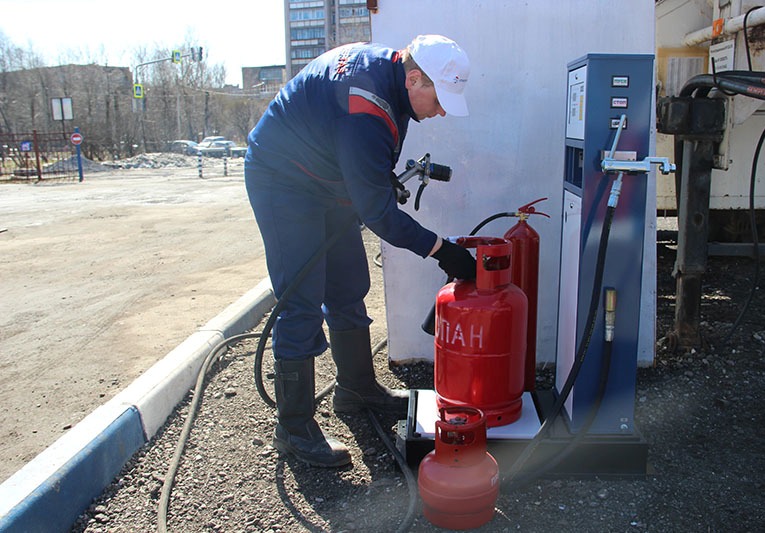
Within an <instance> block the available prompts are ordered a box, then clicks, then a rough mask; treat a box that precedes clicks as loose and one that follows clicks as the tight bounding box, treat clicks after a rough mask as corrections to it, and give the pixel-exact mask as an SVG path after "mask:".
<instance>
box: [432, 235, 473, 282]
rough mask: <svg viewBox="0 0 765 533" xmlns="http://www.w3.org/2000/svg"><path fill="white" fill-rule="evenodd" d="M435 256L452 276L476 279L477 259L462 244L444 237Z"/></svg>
mask: <svg viewBox="0 0 765 533" xmlns="http://www.w3.org/2000/svg"><path fill="white" fill-rule="evenodd" d="M433 258H434V259H435V260H436V261H438V266H439V268H441V270H443V271H444V272H446V274H447V275H448V276H449V277H450V278H456V279H475V259H473V256H472V255H471V254H470V252H468V251H467V250H466V249H465V248H463V247H462V246H459V245H457V244H454V243H451V242H449V241H447V240H446V239H444V240H443V242H442V243H441V247H440V248H439V249H438V250H437V251H436V252H434V253H433Z"/></svg>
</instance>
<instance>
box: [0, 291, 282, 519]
mask: <svg viewBox="0 0 765 533" xmlns="http://www.w3.org/2000/svg"><path fill="white" fill-rule="evenodd" d="M275 303H276V299H275V298H274V295H273V291H272V289H271V282H270V280H269V279H268V278H266V279H264V280H263V281H261V282H260V283H259V284H258V285H257V286H255V287H254V288H253V289H251V290H250V291H248V292H247V293H246V294H244V296H242V297H241V298H239V299H238V300H237V301H236V302H234V303H233V304H231V305H230V306H228V307H227V308H226V309H224V310H223V312H221V313H220V314H219V315H218V316H216V317H215V318H213V319H212V320H210V321H209V322H208V323H207V324H205V325H204V326H202V327H200V328H199V329H198V330H197V331H196V332H194V333H193V334H191V335H190V336H189V337H188V338H187V339H186V340H184V341H183V342H182V343H181V344H180V345H178V346H177V347H176V348H175V349H173V350H172V351H171V352H170V353H168V354H167V355H166V356H165V357H164V358H162V359H161V360H160V361H158V362H157V363H155V364H154V366H152V367H151V368H149V369H148V370H147V371H146V372H144V373H143V374H142V375H141V376H139V377H138V378H137V379H136V380H135V381H133V383H131V384H130V385H129V386H128V387H127V388H126V389H124V390H123V391H121V392H120V393H119V394H117V395H116V396H115V397H114V398H112V399H111V400H110V401H108V402H107V403H105V404H103V405H102V406H100V407H98V408H97V409H96V410H95V411H93V412H92V413H91V414H89V415H88V416H87V417H85V418H84V419H83V420H82V421H81V422H79V423H78V424H77V425H75V426H74V427H73V428H72V429H71V430H69V431H68V432H67V433H66V434H65V435H63V436H62V437H61V438H59V439H58V440H57V441H56V442H54V443H53V444H51V445H50V446H49V447H48V448H47V449H45V450H44V451H43V452H41V453H40V454H39V455H38V456H37V457H35V458H34V459H32V460H31V461H30V462H29V463H27V464H26V465H25V466H24V467H22V468H21V469H20V470H19V471H18V472H16V473H15V474H14V475H13V476H11V477H10V478H8V479H7V480H6V481H5V482H4V483H3V484H2V485H0V531H24V532H37V531H39V532H44V533H50V532H55V531H61V532H67V531H69V530H70V529H71V525H72V524H73V523H74V522H75V521H76V520H77V517H79V516H80V514H82V512H83V511H84V510H85V509H87V508H88V506H89V505H90V503H91V502H92V501H93V500H94V499H95V498H97V497H98V496H99V495H100V494H101V493H103V491H104V489H105V488H106V487H107V486H108V485H109V484H110V483H111V482H112V480H113V479H114V477H115V476H116V475H117V474H118V473H119V471H120V470H121V469H122V467H123V466H124V465H125V464H126V463H127V462H128V460H129V459H130V458H131V457H132V456H133V454H134V453H135V452H136V451H137V450H138V449H139V448H140V447H141V446H143V445H144V444H146V443H147V442H148V441H149V440H150V439H151V438H152V437H153V436H154V435H155V434H156V433H157V431H158V430H159V429H160V428H161V427H162V425H163V424H164V423H165V421H166V420H167V418H168V417H169V416H170V414H171V413H172V412H173V410H174V409H175V407H176V406H177V405H178V404H179V403H180V402H181V400H183V398H184V396H185V395H186V393H187V392H188V391H189V390H190V389H192V388H193V387H194V384H195V383H196V380H197V375H198V373H199V371H200V369H201V367H202V363H203V362H204V360H205V358H206V357H207V355H208V354H209V353H210V351H211V350H212V349H213V348H214V347H215V346H216V345H217V344H218V343H220V342H221V341H223V340H224V339H226V338H228V337H231V336H232V335H237V334H239V333H243V332H245V331H247V330H248V329H251V328H252V327H254V326H255V325H256V324H257V323H258V322H259V321H260V320H261V319H262V318H263V316H264V315H265V314H266V313H267V312H268V311H269V310H270V309H271V308H272V307H273V306H274V304H275Z"/></svg>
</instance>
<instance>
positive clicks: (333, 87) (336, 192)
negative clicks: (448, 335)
mask: <svg viewBox="0 0 765 533" xmlns="http://www.w3.org/2000/svg"><path fill="white" fill-rule="evenodd" d="M469 72H470V64H469V61H468V57H467V55H466V54H465V52H464V51H463V50H462V49H461V48H460V47H459V46H458V45H457V44H456V43H455V42H454V41H452V40H450V39H447V38H446V37H442V36H440V35H421V36H418V37H417V38H415V39H414V40H413V41H412V42H411V44H410V45H409V46H408V47H407V48H406V49H405V50H394V49H390V48H386V47H383V46H380V45H376V44H368V43H366V44H362V43H355V44H349V45H345V46H341V47H339V48H336V49H334V50H331V51H329V52H326V53H325V54H323V55H321V56H320V57H318V58H316V59H315V60H313V61H312V62H310V63H309V64H308V65H306V67H305V68H304V69H303V70H302V71H301V72H300V73H299V74H298V75H297V76H295V77H294V78H293V79H292V80H291V81H290V82H289V83H287V85H286V86H285V87H284V88H283V89H282V90H281V91H280V92H279V94H277V96H276V97H275V98H274V100H273V101H272V102H271V104H270V105H269V107H268V109H267V110H266V112H265V113H264V115H263V117H262V118H261V119H260V121H259V122H258V124H257V125H256V126H255V128H254V129H253V130H252V132H250V134H249V136H248V151H247V156H246V159H245V181H246V185H247V194H248V196H249V200H250V203H251V205H252V209H253V212H254V213H255V218H256V220H257V223H258V227H259V229H260V232H261V235H262V237H263V244H264V246H265V251H266V262H267V265H268V273H269V275H270V277H271V284H272V286H273V289H274V295H275V296H276V298H281V295H282V294H283V293H284V291H285V290H286V289H287V288H288V287H289V286H290V284H291V283H292V281H293V280H294V279H295V277H296V275H297V273H298V272H299V271H300V269H301V268H302V267H303V266H304V265H305V264H306V263H307V262H308V260H309V259H310V258H311V257H312V256H313V255H314V254H315V253H316V251H317V250H318V249H319V248H321V247H322V244H323V243H324V242H325V241H326V240H327V239H328V238H329V237H331V236H332V235H334V234H335V233H336V232H342V234H343V236H342V238H340V240H339V241H337V243H336V244H335V245H334V246H333V247H331V248H330V249H329V250H328V251H327V253H326V255H325V256H324V257H323V259H322V260H321V261H319V262H318V263H317V264H316V266H315V267H314V268H313V269H312V270H311V272H310V273H309V274H308V275H307V276H306V277H305V278H304V279H303V280H302V281H301V282H300V283H299V286H298V287H297V289H296V290H295V292H293V293H292V294H291V295H290V297H289V298H288V299H287V301H285V302H284V304H285V305H284V308H283V309H282V311H281V312H280V313H279V316H278V318H277V321H276V323H275V326H274V329H273V339H272V348H273V353H274V359H275V369H276V382H275V392H276V406H277V424H276V430H275V434H274V447H275V448H276V449H277V450H279V451H280V452H282V453H290V454H292V455H294V456H295V457H296V458H297V459H299V460H301V461H304V462H306V463H309V464H311V465H315V466H324V467H334V466H342V465H345V464H348V463H349V462H350V461H351V457H350V454H349V452H348V449H347V448H346V447H345V446H344V445H343V444H342V443H340V442H338V441H337V440H336V439H334V438H331V437H329V436H327V435H325V434H324V433H323V431H322V430H321V429H320V428H319V426H318V424H317V423H316V421H315V420H314V407H315V406H314V385H315V383H314V367H313V363H314V357H316V356H318V355H320V354H322V353H323V352H324V351H325V350H326V349H327V340H326V337H325V335H324V331H323V329H322V325H323V321H324V320H326V322H327V326H328V328H329V338H330V346H331V350H332V357H333V359H334V361H335V364H336V366H337V381H336V385H335V392H334V398H333V408H334V410H335V412H353V411H359V410H361V409H364V408H367V407H368V408H371V409H374V410H376V411H382V412H388V413H399V414H400V415H402V416H403V415H404V414H405V412H406V409H407V402H408V400H407V398H408V395H407V394H406V392H405V391H397V390H391V389H388V388H386V387H384V386H383V385H380V384H379V383H378V382H377V381H376V378H375V373H374V368H373V366H372V351H371V344H370V338H369V324H370V323H371V319H370V318H369V317H368V316H367V311H366V307H365V305H364V297H365V296H366V294H367V292H368V291H369V285H370V281H369V268H368V264H367V259H366V252H365V250H364V246H363V242H362V238H361V231H360V227H359V221H360V222H362V223H363V224H365V225H366V227H368V228H369V229H370V230H372V231H373V232H374V233H375V234H376V235H378V236H379V237H380V238H381V239H383V240H385V241H386V242H388V243H390V244H391V245H393V246H397V247H401V248H407V249H409V250H411V251H412V252H414V253H416V254H417V255H419V256H421V257H434V258H435V259H436V260H437V261H438V265H439V267H441V268H442V269H443V270H444V271H445V272H446V273H447V274H449V275H450V276H452V277H456V278H460V279H469V278H473V277H475V260H474V259H473V256H472V255H471V254H470V252H468V251H467V250H465V249H464V248H462V247H460V246H457V245H456V244H452V243H450V242H448V241H446V240H443V239H442V238H441V237H439V236H437V235H436V234H435V233H433V232H432V231H430V230H427V229H425V228H423V227H422V226H421V225H420V224H419V223H417V222H416V221H415V220H414V219H413V218H412V217H410V216H409V215H408V214H407V213H405V212H404V211H401V210H399V208H398V203H397V200H396V195H395V194H394V191H393V189H392V187H391V176H392V174H393V169H394V168H395V166H396V162H397V161H398V158H399V154H400V151H401V144H402V142H403V141H404V137H405V136H406V131H407V126H408V123H409V119H414V120H416V121H417V122H419V121H420V120H422V119H425V118H431V117H434V116H436V115H440V116H444V115H445V114H446V113H449V114H451V115H458V116H465V115H467V104H466V102H465V97H464V94H463V93H464V89H465V84H466V83H467V80H468V75H469ZM394 177H395V176H394Z"/></svg>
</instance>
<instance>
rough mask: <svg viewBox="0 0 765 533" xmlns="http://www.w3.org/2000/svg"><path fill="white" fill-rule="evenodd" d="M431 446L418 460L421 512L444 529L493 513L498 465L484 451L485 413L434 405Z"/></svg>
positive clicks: (473, 522) (468, 525) (480, 521)
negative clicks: (436, 414) (437, 415)
mask: <svg viewBox="0 0 765 533" xmlns="http://www.w3.org/2000/svg"><path fill="white" fill-rule="evenodd" d="M439 413H440V420H437V421H436V436H435V445H436V448H435V450H433V451H432V452H430V453H429V454H428V455H426V456H425V458H424V459H423V460H422V461H421V462H420V468H419V474H418V479H417V485H418V487H419V489H420V497H421V498H422V502H423V506H422V512H423V514H424V515H425V518H427V519H428V520H429V521H430V522H431V523H432V524H434V525H436V526H438V527H442V528H446V529H473V528H477V527H480V526H482V525H483V524H485V523H486V522H488V521H489V520H491V519H492V517H493V516H494V503H495V502H496V501H497V495H498V494H499V468H498V467H497V462H496V461H495V460H494V457H492V456H491V454H489V453H488V452H487V451H486V417H485V416H484V414H483V413H482V412H481V411H480V410H478V409H474V408H472V407H447V408H443V409H440V411H439Z"/></svg>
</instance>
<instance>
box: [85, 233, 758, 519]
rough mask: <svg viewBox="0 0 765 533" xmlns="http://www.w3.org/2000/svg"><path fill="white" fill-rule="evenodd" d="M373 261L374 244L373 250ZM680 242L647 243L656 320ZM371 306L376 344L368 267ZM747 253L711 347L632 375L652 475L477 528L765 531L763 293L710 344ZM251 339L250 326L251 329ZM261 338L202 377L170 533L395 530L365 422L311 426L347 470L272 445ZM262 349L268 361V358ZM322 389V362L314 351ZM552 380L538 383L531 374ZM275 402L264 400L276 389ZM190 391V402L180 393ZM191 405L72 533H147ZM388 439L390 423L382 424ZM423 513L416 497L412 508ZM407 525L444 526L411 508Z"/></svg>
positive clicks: (539, 493)
mask: <svg viewBox="0 0 765 533" xmlns="http://www.w3.org/2000/svg"><path fill="white" fill-rule="evenodd" d="M368 244H369V251H370V257H371V256H372V255H374V254H375V253H376V243H374V242H373V241H371V240H370V241H369V243H368ZM674 258H675V247H674V243H673V242H671V241H665V242H660V243H659V245H658V259H659V272H658V310H657V327H658V332H659V333H658V334H659V335H660V336H661V335H663V334H666V333H667V332H668V331H670V330H671V328H672V324H673V320H674V306H673V305H674V291H675V282H674V279H673V278H672V277H671V271H672V264H673V261H674ZM372 270H373V272H372V273H373V291H372V294H370V297H369V298H370V299H371V301H372V303H370V300H368V301H367V304H368V306H369V308H370V311H371V312H372V314H373V318H375V319H376V322H375V324H374V325H373V326H374V328H373V339H377V340H380V339H383V338H384V335H385V332H384V330H383V329H382V328H383V327H384V326H383V322H384V320H383V317H382V315H381V313H382V308H383V305H382V296H381V294H379V293H380V292H381V286H382V284H381V281H380V276H381V274H380V272H379V269H376V268H374V267H373V268H372ZM753 271H754V264H753V262H752V261H751V260H750V259H746V258H722V257H713V258H710V261H709V268H708V274H707V275H706V276H705V278H704V292H705V297H704V300H703V307H702V312H703V320H704V322H703V328H704V332H705V335H706V339H707V341H709V348H706V349H705V350H703V351H695V352H693V353H687V354H680V353H670V352H669V351H668V350H667V349H666V347H665V343H664V342H662V340H659V342H658V344H657V357H656V363H655V365H654V366H653V367H652V368H646V369H640V370H639V372H638V389H637V402H636V405H637V407H636V420H637V425H638V427H639V428H640V430H641V432H642V433H643V435H644V436H645V438H646V439H647V441H648V443H649V461H650V465H651V468H652V473H651V474H650V475H648V476H647V477H645V478H641V479H600V478H593V479H572V478H558V479H541V480H537V481H535V482H533V483H531V484H530V485H528V486H526V487H525V488H524V489H521V490H517V491H514V492H510V493H508V492H505V491H502V492H501V493H500V496H499V499H498V500H497V503H496V513H495V516H494V518H493V519H492V520H491V521H490V522H489V523H488V524H486V525H485V526H483V527H481V528H479V529H478V530H479V531H530V532H534V531H540V532H542V531H544V532H547V531H559V532H569V531H570V532H582V531H652V532H665V531H682V532H687V531H763V523H765V496H763V494H764V492H763V484H764V483H765V476H763V474H765V453H764V452H763V450H765V446H763V444H764V437H765V430H763V427H764V423H765V417H764V416H763V409H762V407H761V405H760V404H759V402H760V401H761V400H762V398H763V393H764V392H765V359H764V358H763V356H765V320H764V319H763V316H765V296H764V295H763V290H762V289H761V288H759V289H758V290H757V291H756V295H755V297H754V299H753V301H752V303H751V306H750V309H749V312H748V313H747V315H746V318H745V320H744V322H743V324H742V325H741V327H739V328H738V329H737V330H736V333H735V334H734V336H733V337H732V340H731V342H730V343H729V344H727V345H724V346H723V345H721V344H720V342H721V341H720V339H721V338H723V337H724V334H725V333H727V332H728V331H729V329H730V327H731V324H732V323H733V320H734V319H735V317H736V316H737V315H738V312H739V309H740V308H741V306H742V305H743V302H744V301H745V300H746V297H747V295H748V292H749V290H750V288H751V286H752V280H751V278H752V274H753ZM256 331H258V330H256ZM256 343H257V340H256V339H249V340H246V341H243V342H241V343H239V344H238V345H237V346H236V347H235V348H233V349H231V350H230V351H229V352H228V353H227V354H225V356H223V357H222V358H221V359H220V361H219V362H218V363H217V364H215V365H214V366H213V368H212V369H211V371H210V372H209V373H208V378H207V382H206V383H207V384H206V389H205V390H204V393H203V398H202V402H201V407H200V409H199V413H198V416H197V418H196V421H195V424H194V426H193V430H192V431H191V434H190V438H189V441H188V444H187V446H186V449H185V453H184V455H183V458H182V460H181V462H180V469H179V471H178V474H177V476H176V477H175V483H174V485H173V490H172V498H171V501H170V507H169V512H168V530H169V531H184V532H196V531H226V532H229V531H231V532H239V531H247V532H250V531H252V532H255V531H258V532H260V531H262V532H279V531H285V532H286V531H334V532H340V531H375V532H378V531H379V532H388V531H394V530H396V529H397V528H398V527H399V526H400V525H401V524H402V521H403V520H404V518H405V515H406V511H407V505H408V502H409V493H408V491H407V482H406V478H405V476H404V475H403V474H402V472H401V471H400V470H399V469H398V468H397V467H396V464H395V461H394V459H393V456H392V454H391V453H390V452H389V451H388V449H387V448H386V447H385V445H384V443H383V442H382V441H381V439H380V438H379V437H378V435H377V433H376V432H375V431H374V429H373V428H372V426H371V425H370V422H369V420H368V419H367V418H366V417H365V416H346V415H343V416H338V415H335V414H334V413H333V412H332V409H331V402H330V399H329V398H327V399H325V400H323V401H322V403H321V404H320V406H319V407H318V413H317V417H318V420H319V421H320V424H321V425H322V426H323V427H324V428H325V429H327V430H329V431H330V432H331V433H333V434H334V435H335V436H337V437H339V438H341V439H342V440H343V441H345V442H346V443H347V444H349V445H350V447H351V451H352V455H353V465H352V467H348V468H344V469H339V470H323V469H315V468H310V467H307V466H304V465H302V464H301V463H298V462H296V461H294V460H293V459H291V458H289V457H287V458H284V457H280V456H279V455H278V454H277V453H276V451H275V450H274V449H273V448H272V447H271V433H272V431H273V418H274V411H273V410H272V409H271V408H269V407H267V406H266V405H265V404H264V403H263V402H262V401H261V399H260V397H259V396H258V394H257V392H256V390H255V386H254V380H253V354H254V352H255V347H256ZM268 355H269V352H267V353H266V359H268ZM320 361H321V363H320V365H319V366H320V368H319V371H318V372H319V374H320V375H321V376H322V377H321V378H317V381H322V382H323V383H322V384H321V385H317V388H319V387H320V386H323V385H324V384H327V383H329V382H330V381H329V380H330V379H331V373H332V368H331V358H330V357H328V356H325V357H322V358H320ZM376 365H377V368H378V375H379V376H380V379H381V381H384V382H385V383H386V384H388V385H392V386H405V387H409V388H431V384H432V367H431V366H430V365H427V364H422V363H420V364H417V365H411V366H405V367H397V368H392V369H389V368H388V365H387V358H386V354H385V350H384V349H383V350H382V351H381V352H380V354H379V355H378V357H377V358H376ZM540 383H549V374H545V373H542V374H540ZM271 394H272V393H271ZM190 396H191V394H189V397H190ZM188 409H189V402H188V400H187V401H186V402H185V403H183V404H182V405H180V406H179V408H178V410H177V411H176V412H175V413H174V414H173V415H172V416H171V417H170V419H169V420H168V422H167V424H166V426H165V427H164V428H163V429H162V430H161V431H160V432H159V434H158V435H157V436H156V437H155V438H154V439H153V441H152V442H151V443H149V445H147V446H146V447H145V448H144V449H142V450H141V451H139V452H138V453H137V454H136V456H135V457H134V458H133V459H132V460H131V461H130V463H129V464H128V465H127V466H126V467H125V469H124V470H123V472H122V473H121V474H120V475H119V476H118V477H117V479H115V481H114V483H113V484H112V485H111V486H110V487H109V488H108V489H107V490H106V491H105V492H104V494H103V496H102V497H101V498H100V499H99V500H98V501H96V502H94V503H93V505H92V506H91V507H90V509H89V510H88V511H87V512H86V513H85V514H83V515H82V516H81V517H80V519H79V520H78V522H77V523H76V524H75V526H74V527H73V529H72V531H75V532H90V533H96V532H107V531H108V532H128V531H130V532H138V531H152V530H155V529H156V528H157V508H158V500H159V497H160V492H161V489H162V483H163V481H164V479H165V476H166V472H167V469H168V465H169V463H170V461H171V457H172V456H173V453H174V450H175V447H176V445H177V442H178V439H179V435H180V433H181V429H182V426H183V424H184V421H185V419H186V417H187V416H188ZM381 423H382V427H383V428H385V430H390V431H389V436H391V437H392V436H393V428H394V427H395V424H396V421H395V420H382V421H381ZM418 505H419V504H418ZM410 530H411V531H421V532H429V531H441V530H440V529H439V528H436V527H434V526H432V525H431V524H430V523H429V522H428V521H427V520H426V519H425V518H423V517H422V515H421V513H420V512H419V509H418V510H417V513H416V518H415V519H414V522H413V523H412V524H411V528H410Z"/></svg>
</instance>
